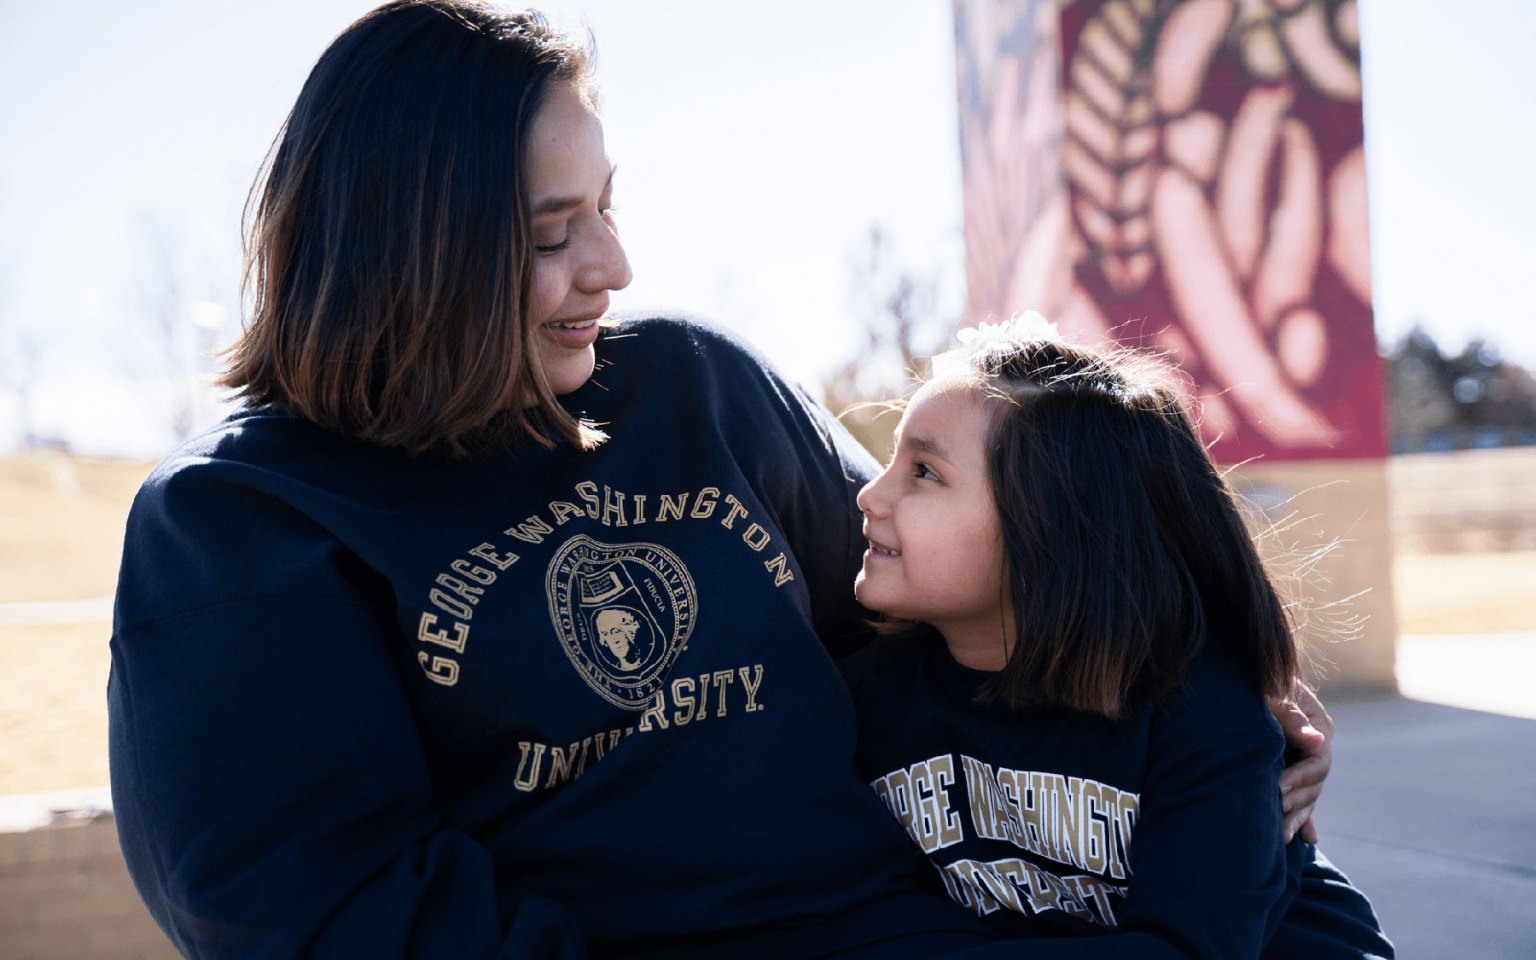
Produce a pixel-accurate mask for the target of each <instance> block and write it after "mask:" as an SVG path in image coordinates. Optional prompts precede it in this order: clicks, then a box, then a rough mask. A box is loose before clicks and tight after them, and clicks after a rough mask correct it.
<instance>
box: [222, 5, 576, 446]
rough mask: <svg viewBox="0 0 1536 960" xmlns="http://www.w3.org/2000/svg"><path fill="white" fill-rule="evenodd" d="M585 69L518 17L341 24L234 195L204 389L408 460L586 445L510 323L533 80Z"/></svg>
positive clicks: (441, 10) (451, 15)
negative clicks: (236, 205)
mask: <svg viewBox="0 0 1536 960" xmlns="http://www.w3.org/2000/svg"><path fill="white" fill-rule="evenodd" d="M588 64H589V54H588V51H587V49H586V48H585V47H583V46H580V45H577V44H575V43H573V42H571V41H569V40H567V39H566V38H564V37H562V36H560V35H559V34H556V33H554V32H553V31H552V30H551V29H550V28H549V26H548V24H547V23H546V22H545V20H544V19H543V18H542V17H541V16H540V15H538V14H537V13H532V12H525V13H505V12H498V11H496V10H494V9H492V8H490V7H488V6H484V5H481V4H479V3H473V2H466V0H397V2H394V3H387V4H385V5H384V6H381V7H379V8H378V9H376V10H374V11H372V12H371V13H369V14H367V15H365V16H364V17H362V18H361V19H359V20H358V21H357V22H356V23H354V24H352V25H351V26H350V27H348V28H347V29H346V31H345V32H343V33H342V34H341V36H339V37H337V38H336V40H335V41H334V42H333V43H332V44H331V45H330V47H329V48H328V49H327V50H326V51H325V53H324V54H323V55H322V56H321V57H320V60H319V62H318V63H316V64H315V67H314V69H313V70H312V71H311V72H310V75H309V78H308V79H307V80H306V81H305V83H304V88H303V90H302V91H301V92H300V93H299V98H298V101H297V102H296V103H295V104H294V107H293V110H292V112H291V113H289V115H288V118H287V120H286V121H285V122H284V124H283V127H282V129H281V131H280V132H279V133H278V136H277V139H276V140H275V141H274V143H273V146H272V150H271V152H270V153H269V154H268V157H267V161H266V164H265V169H264V172H263V175H262V176H261V177H258V179H257V184H256V186H255V187H253V188H252V193H251V200H250V202H249V203H248V205H247V209H246V223H245V235H246V274H245V285H246V292H247V295H248V297H249V299H250V301H251V302H252V305H253V306H252V313H251V316H250V320H249V322H248V324H247V325H246V328H245V330H244V332H243V334H242V335H241V337H240V339H239V340H238V341H236V343H235V345H234V346H233V347H232V348H231V349H230V352H229V355H228V359H229V367H228V370H227V372H226V373H225V374H224V377H223V378H222V383H223V385H224V386H228V387H234V388H236V389H238V391H239V392H240V394H241V395H242V396H244V397H246V398H247V399H248V400H249V401H250V402H253V403H256V404H265V403H275V404H278V405H280V406H282V407H284V408H286V409H288V410H289V411H291V412H292V413H294V414H297V415H299V416H302V417H305V418H307V419H309V420H312V421H314V422H315V423H317V424H320V425H321V426H323V427H326V428H328V429H331V430H334V431H336V432H339V433H342V434H345V435H347V436H351V437H355V438H358V439H361V440H364V441H367V442H370V443H374V444H378V445H381V446H385V447H391V448H396V449H401V450H405V451H409V452H411V453H422V452H427V451H440V452H445V453H448V454H450V455H455V456H460V455H465V454H468V453H472V452H475V451H478V450H483V449H485V448H488V447H490V446H493V445H495V444H498V443H502V442H506V441H510V440H514V439H517V438H519V437H523V436H532V437H534V438H536V439H537V440H539V441H540V442H541V443H544V444H546V445H551V444H553V443H554V442H555V441H556V440H558V439H565V440H569V441H571V442H573V443H576V444H578V445H579V446H582V447H588V446H591V445H593V444H594V443H595V442H596V441H597V439H599V438H600V437H601V434H598V433H596V431H594V430H592V429H591V428H590V427H589V426H587V425H584V424H581V423H579V422H577V421H576V420H575V419H573V418H572V417H571V416H570V415H569V414H568V413H566V412H565V410H564V409H563V408H561V407H560V405H559V404H558V403H557V402H556V401H555V397H554V394H553V393H552V392H551V390H550V387H549V384H548V383H547V382H546V381H545V379H544V376H543V373H542V371H541V369H540V368H539V365H538V364H537V363H536V362H535V357H534V349H533V342H532V339H531V337H532V331H530V330H528V329H527V328H526V327H527V325H526V323H525V322H524V318H525V316H526V314H527V311H528V305H529V301H530V295H531V290H532V276H533V260H532V245H533V241H532V237H531V227H530V224H529V216H528V198H527V197H526V195H525V186H524V183H523V170H524V168H525V163H524V158H525V156H526V150H527V141H528V131H529V127H530V125H531V124H532V121H533V118H534V115H535V114H536V113H537V111H538V109H539V106H540V105H541V103H542V102H543V101H544V98H545V96H546V95H547V92H548V90H549V89H550V85H551V84H554V83H562V82H563V83H571V84H574V85H575V86H576V88H577V89H578V91H579V92H581V93H582V94H583V95H584V96H586V97H587V98H588V99H589V100H590V99H591V98H592V97H593V96H594V91H593V89H592V86H591V79H590V74H589V72H588V70H589V67H588Z"/></svg>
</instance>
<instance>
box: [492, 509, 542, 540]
mask: <svg viewBox="0 0 1536 960" xmlns="http://www.w3.org/2000/svg"><path fill="white" fill-rule="evenodd" d="M501 532H502V533H504V534H506V535H507V536H509V537H516V538H517V539H519V540H521V541H523V542H524V543H543V542H544V536H545V534H550V533H554V532H555V531H554V528H553V527H551V526H550V525H549V524H547V523H545V522H544V520H543V518H541V517H539V516H537V515H535V516H532V517H529V518H528V519H527V520H524V521H523V522H522V523H520V524H518V525H517V526H515V527H508V528H507V529H505V530H503V531H501Z"/></svg>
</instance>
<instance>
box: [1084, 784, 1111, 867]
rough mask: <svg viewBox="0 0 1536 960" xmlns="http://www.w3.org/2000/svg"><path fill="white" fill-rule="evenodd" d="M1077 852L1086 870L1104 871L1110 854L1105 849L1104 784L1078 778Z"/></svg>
mask: <svg viewBox="0 0 1536 960" xmlns="http://www.w3.org/2000/svg"><path fill="white" fill-rule="evenodd" d="M1076 786H1077V841H1076V845H1077V853H1078V858H1079V859H1080V860H1081V861H1082V867H1083V869H1085V870H1091V871H1093V872H1094V873H1103V872H1104V867H1105V865H1106V864H1107V862H1108V859H1109V854H1108V852H1107V851H1106V850H1105V849H1104V848H1105V843H1104V818H1103V815H1102V814H1101V813H1100V811H1101V810H1103V803H1104V801H1103V796H1102V794H1101V793H1100V790H1101V789H1102V788H1103V784H1101V783H1099V782H1098V781H1097V780H1083V779H1077V784H1076Z"/></svg>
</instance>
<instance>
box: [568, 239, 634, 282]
mask: <svg viewBox="0 0 1536 960" xmlns="http://www.w3.org/2000/svg"><path fill="white" fill-rule="evenodd" d="M633 278H634V274H632V273H631V272H630V269H629V257H628V256H627V255H625V253H624V244H623V243H621V242H620V241H619V234H618V231H617V230H615V229H614V227H613V225H612V223H604V224H603V225H602V226H601V227H600V228H599V229H598V231H597V238H596V241H595V243H594V245H593V248H592V251H591V255H590V256H589V257H588V258H587V262H586V263H584V264H582V268H581V276H580V280H579V282H580V283H581V285H582V287H584V288H585V289H586V290H587V291H588V292H591V293H596V292H598V291H601V290H622V289H624V288H625V287H627V286H629V281H630V280H632V279H633Z"/></svg>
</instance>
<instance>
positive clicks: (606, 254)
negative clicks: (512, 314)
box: [527, 83, 630, 394]
mask: <svg viewBox="0 0 1536 960" xmlns="http://www.w3.org/2000/svg"><path fill="white" fill-rule="evenodd" d="M530 134H531V142H530V143H529V145H528V170H527V178H528V180H527V187H528V196H529V199H530V201H531V207H530V214H531V217H532V220H533V244H534V250H533V295H532V298H531V301H530V304H529V312H528V323H529V324H530V325H531V326H532V328H533V344H534V360H535V362H537V363H538V364H539V366H540V367H541V368H542V369H543V371H544V376H545V377H546V378H547V379H548V380H549V385H550V388H551V389H552V390H554V392H555V393H556V394H564V393H570V392H571V391H572V390H575V389H576V388H577V387H579V386H581V385H582V384H584V383H586V382H587V378H588V377H590V376H592V365H593V362H594V361H595V356H594V354H593V352H592V344H593V342H595V341H596V340H597V334H598V325H597V321H598V318H599V317H601V316H602V315H603V314H604V313H606V312H607V311H608V291H610V290H619V289H621V288H623V287H625V286H628V285H629V280H630V272H629V260H628V259H627V258H626V257H625V256H624V248H623V247H622V246H621V245H620V244H619V235H618V232H617V231H616V230H615V228H614V223H613V211H612V203H613V165H612V164H611V163H610V162H609V161H608V152H607V150H606V149H605V148H604V146H603V125H602V123H601V122H600V121H599V120H598V118H597V113H596V112H595V111H594V110H593V109H592V107H591V106H590V105H589V104H588V103H587V101H586V99H585V98H584V97H583V96H582V95H581V94H580V93H579V92H578V91H577V89H576V88H575V87H574V86H572V85H571V84H569V83H557V84H555V85H554V86H553V87H552V88H551V89H550V90H549V93H548V97H547V99H546V100H545V102H544V105H543V106H541V107H540V108H539V112H538V113H537V114H536V115H535V116H534V118H533V123H532V125H531V129H530Z"/></svg>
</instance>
